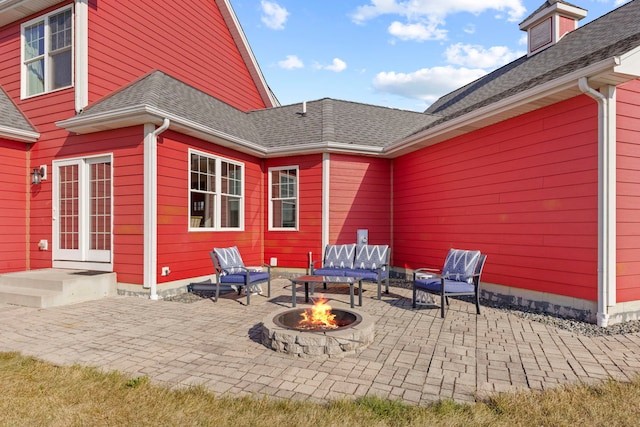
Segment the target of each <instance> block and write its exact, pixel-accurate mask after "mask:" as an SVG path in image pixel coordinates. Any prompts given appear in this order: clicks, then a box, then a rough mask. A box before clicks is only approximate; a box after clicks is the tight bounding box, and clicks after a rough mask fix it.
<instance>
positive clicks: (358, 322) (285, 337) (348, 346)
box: [262, 307, 375, 357]
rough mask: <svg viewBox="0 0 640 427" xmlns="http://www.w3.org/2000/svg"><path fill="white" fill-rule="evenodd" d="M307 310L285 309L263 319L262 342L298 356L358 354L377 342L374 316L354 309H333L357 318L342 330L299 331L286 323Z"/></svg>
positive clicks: (342, 327)
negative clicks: (374, 339) (375, 339)
mask: <svg viewBox="0 0 640 427" xmlns="http://www.w3.org/2000/svg"><path fill="white" fill-rule="evenodd" d="M304 310H305V307H301V308H285V309H281V310H278V311H277V312H275V313H271V314H270V315H268V316H267V317H266V318H265V319H264V320H263V322H262V344H264V345H265V346H266V347H268V348H270V349H272V350H275V351H277V352H280V353H287V354H290V355H292V356H298V357H341V356H344V355H351V354H357V353H358V352H360V351H361V350H363V349H365V348H366V347H367V346H368V345H369V344H371V343H372V342H373V338H374V335H375V331H374V321H373V319H372V318H371V317H370V316H369V315H368V314H367V313H363V312H357V313H356V312H355V311H353V310H337V309H334V310H333V312H334V313H336V314H337V315H338V316H339V317H341V318H343V317H344V318H351V319H355V321H353V323H351V324H349V325H347V326H341V327H340V328H338V329H327V330H298V329H295V328H294V327H290V326H286V325H287V324H288V322H287V320H289V319H293V318H297V317H299V313H301V312H302V311H304ZM283 320H284V322H283Z"/></svg>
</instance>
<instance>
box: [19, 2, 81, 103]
mask: <svg viewBox="0 0 640 427" xmlns="http://www.w3.org/2000/svg"><path fill="white" fill-rule="evenodd" d="M73 37H74V36H73V9H72V7H71V6H68V7H64V8H62V9H58V10H56V11H53V12H50V13H47V14H46V15H43V16H41V17H39V18H36V19H33V20H31V21H29V22H25V23H24V24H22V26H21V44H22V49H21V58H22V67H21V79H22V84H21V94H22V98H23V99H24V98H29V97H31V96H36V95H41V94H43V93H48V92H53V91H55V90H58V89H64V88H67V87H71V86H73Z"/></svg>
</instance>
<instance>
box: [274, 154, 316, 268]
mask: <svg viewBox="0 0 640 427" xmlns="http://www.w3.org/2000/svg"><path fill="white" fill-rule="evenodd" d="M280 166H298V184H299V189H298V194H299V197H300V200H299V201H298V209H299V214H298V218H299V227H298V230H296V231H282V230H278V231H269V226H268V221H269V218H268V215H267V212H268V206H269V205H268V204H269V188H268V185H269V180H268V177H267V175H266V174H267V173H268V170H269V168H272V167H280ZM264 173H265V179H264V189H263V191H264V196H263V197H264V200H265V208H264V211H265V219H264V221H265V222H264V224H265V234H264V235H265V238H264V240H265V241H264V258H265V262H269V260H270V259H271V258H272V257H275V258H278V266H279V267H291V268H306V267H308V265H309V264H308V261H309V256H308V254H309V252H312V253H313V257H314V259H319V256H320V255H321V253H322V252H321V251H322V155H320V154H316V155H309V156H296V157H285V158H281V159H268V160H265V165H264Z"/></svg>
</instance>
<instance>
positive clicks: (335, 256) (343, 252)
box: [322, 243, 356, 268]
mask: <svg viewBox="0 0 640 427" xmlns="http://www.w3.org/2000/svg"><path fill="white" fill-rule="evenodd" d="M355 251H356V244H355V243H352V244H349V245H327V248H326V250H325V253H324V264H323V266H322V267H323V268H327V267H329V268H353V260H354V258H355Z"/></svg>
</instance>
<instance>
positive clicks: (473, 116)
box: [384, 57, 619, 157]
mask: <svg viewBox="0 0 640 427" xmlns="http://www.w3.org/2000/svg"><path fill="white" fill-rule="evenodd" d="M618 62H619V58H618V57H611V58H608V59H605V60H603V61H600V62H598V63H595V64H592V65H590V66H589V67H585V68H582V69H580V70H577V71H575V72H573V73H569V74H566V75H564V76H562V77H560V78H557V79H555V80H552V81H550V82H547V83H543V84H541V85H539V86H536V87H533V88H531V89H527V90H525V91H522V92H520V93H518V94H516V95H514V96H510V97H508V98H505V99H502V100H500V101H498V102H496V103H493V104H489V105H486V106H484V107H482V108H478V109H477V110H473V111H472V112H470V113H467V114H464V115H462V116H460V117H456V118H454V119H451V120H448V121H446V122H444V123H442V124H440V125H437V126H434V127H433V128H429V129H427V130H424V131H422V132H419V133H416V134H414V135H411V136H409V137H407V138H405V139H402V140H400V141H398V142H396V143H393V144H391V145H389V146H388V147H387V148H386V149H385V150H384V154H386V155H388V156H391V157H394V155H402V154H405V153H406V152H407V151H414V150H413V149H411V147H412V146H414V145H417V144H420V143H422V144H424V143H425V141H428V140H434V142H433V143H431V144H429V143H427V144H426V145H425V146H428V145H432V144H435V143H437V142H440V141H442V140H445V139H450V138H452V137H456V136H459V135H463V134H465V133H469V132H472V131H474V130H476V129H477V128H478V127H479V126H478V125H477V123H478V122H483V121H489V122H491V119H492V118H494V120H495V121H494V122H495V123H497V122H498V121H502V120H505V117H507V116H509V112H516V111H517V113H515V114H511V115H510V116H511V117H513V116H516V115H520V114H524V113H525V112H528V111H533V110H536V109H538V108H540V106H541V103H540V102H537V101H541V100H543V99H544V98H547V97H551V96H552V95H554V94H558V93H561V92H567V93H568V94H569V96H566V97H565V98H566V99H568V98H569V97H573V96H578V95H581V94H582V92H581V91H580V90H579V88H578V79H579V78H580V77H588V76H590V75H597V74H602V73H604V72H605V71H612V70H613V69H614V66H615V65H616V64H617V63H618ZM558 101H559V100H556V101H555V102H558ZM505 114H506V115H507V116H505ZM496 117H499V118H500V119H495V118H496Z"/></svg>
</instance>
